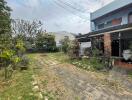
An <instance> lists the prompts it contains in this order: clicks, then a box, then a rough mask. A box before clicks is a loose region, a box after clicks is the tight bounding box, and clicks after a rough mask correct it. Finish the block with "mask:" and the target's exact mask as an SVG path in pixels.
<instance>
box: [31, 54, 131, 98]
mask: <svg viewBox="0 0 132 100" xmlns="http://www.w3.org/2000/svg"><path fill="white" fill-rule="evenodd" d="M34 59H35V62H33V63H34V65H35V68H34V70H35V71H34V72H35V75H36V77H37V80H38V83H39V88H40V90H41V92H42V93H44V94H46V92H47V91H48V93H49V95H50V96H51V97H53V98H55V99H57V100H132V90H131V86H132V85H131V84H132V83H131V82H132V81H128V82H130V83H129V87H130V88H128V87H127V86H125V85H124V84H121V83H120V81H119V80H116V79H114V80H112V79H111V78H112V77H113V76H112V75H108V74H104V73H100V72H91V71H85V70H82V69H79V68H77V67H76V66H73V65H71V64H68V63H61V62H59V61H57V60H56V59H57V58H55V57H51V56H50V57H49V56H47V55H46V54H35V56H34ZM114 75H115V74H114ZM48 93H47V94H46V95H48Z"/></svg>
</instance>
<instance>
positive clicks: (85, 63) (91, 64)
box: [47, 52, 104, 71]
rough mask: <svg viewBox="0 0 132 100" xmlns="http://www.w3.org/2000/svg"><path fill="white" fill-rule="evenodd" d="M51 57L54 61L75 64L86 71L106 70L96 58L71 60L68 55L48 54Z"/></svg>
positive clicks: (59, 53) (60, 53)
mask: <svg viewBox="0 0 132 100" xmlns="http://www.w3.org/2000/svg"><path fill="white" fill-rule="evenodd" d="M47 55H48V56H49V57H53V58H54V59H56V60H58V61H59V62H61V63H70V64H73V65H75V66H77V67H79V68H82V69H85V70H91V71H93V70H101V69H103V68H104V65H103V64H102V63H101V62H99V60H98V59H96V58H90V59H87V58H83V59H73V60H71V59H70V58H69V57H68V56H67V55H66V54H64V53H62V52H58V53H49V54H47Z"/></svg>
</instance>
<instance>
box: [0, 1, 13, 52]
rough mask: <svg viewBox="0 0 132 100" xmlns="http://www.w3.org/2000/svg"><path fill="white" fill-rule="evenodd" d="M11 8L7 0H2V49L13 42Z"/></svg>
mask: <svg viewBox="0 0 132 100" xmlns="http://www.w3.org/2000/svg"><path fill="white" fill-rule="evenodd" d="M10 11H11V9H10V8H9V7H8V6H7V3H6V2H5V0H0V51H1V52H2V51H3V49H4V48H9V47H10V44H11V41H10V40H11V32H10V26H11V20H10Z"/></svg>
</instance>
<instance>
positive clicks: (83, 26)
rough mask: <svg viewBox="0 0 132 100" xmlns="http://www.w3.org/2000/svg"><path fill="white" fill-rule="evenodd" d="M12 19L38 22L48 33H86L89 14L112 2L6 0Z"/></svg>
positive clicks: (105, 0) (88, 27) (106, 0)
mask: <svg viewBox="0 0 132 100" xmlns="http://www.w3.org/2000/svg"><path fill="white" fill-rule="evenodd" d="M6 1H7V3H8V5H9V6H10V7H11V8H12V10H13V11H12V13H11V17H12V18H13V19H25V20H40V21H42V23H43V29H44V30H47V31H48V32H58V31H67V32H72V33H82V34H83V33H88V32H89V31H90V13H91V12H94V11H96V10H97V9H99V8H101V7H103V6H105V5H107V4H109V3H110V2H112V1H114V0H6Z"/></svg>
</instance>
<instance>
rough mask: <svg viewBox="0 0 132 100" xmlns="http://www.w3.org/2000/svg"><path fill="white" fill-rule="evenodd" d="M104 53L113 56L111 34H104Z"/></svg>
mask: <svg viewBox="0 0 132 100" xmlns="http://www.w3.org/2000/svg"><path fill="white" fill-rule="evenodd" d="M104 53H105V55H108V56H111V35H110V34H109V33H105V34H104Z"/></svg>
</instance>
